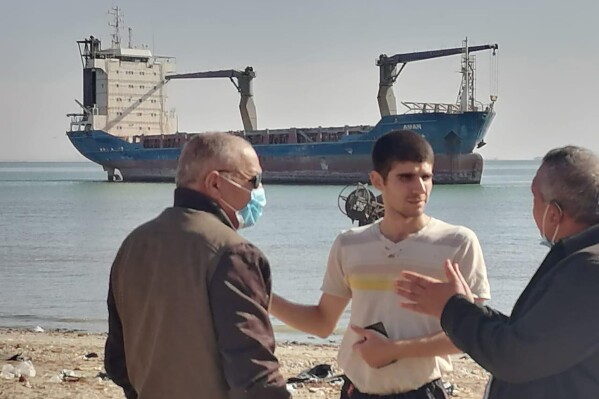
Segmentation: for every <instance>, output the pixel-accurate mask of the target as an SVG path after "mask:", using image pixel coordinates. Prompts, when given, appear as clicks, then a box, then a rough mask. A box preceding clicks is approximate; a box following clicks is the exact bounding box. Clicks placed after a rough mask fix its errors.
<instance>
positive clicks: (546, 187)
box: [539, 146, 599, 224]
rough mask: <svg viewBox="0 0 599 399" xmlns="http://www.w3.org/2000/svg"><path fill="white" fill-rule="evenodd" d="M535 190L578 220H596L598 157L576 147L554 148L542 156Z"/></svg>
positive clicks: (598, 210) (598, 175)
mask: <svg viewBox="0 0 599 399" xmlns="http://www.w3.org/2000/svg"><path fill="white" fill-rule="evenodd" d="M539 172H540V173H539V175H540V177H541V178H540V179H539V191H540V193H541V195H542V196H543V199H544V200H545V201H546V202H549V201H555V202H557V203H558V204H559V206H560V207H561V208H562V210H563V211H564V213H566V214H568V215H569V216H570V217H572V218H573V219H574V220H576V221H577V222H579V223H585V224H596V223H599V157H598V156H597V155H596V154H595V153H593V152H592V151H590V150H588V149H586V148H582V147H576V146H566V147H560V148H555V149H553V150H551V151H549V152H548V153H547V155H545V157H543V163H542V164H541V167H540V168H539Z"/></svg>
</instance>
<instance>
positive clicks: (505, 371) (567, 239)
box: [395, 146, 599, 399]
mask: <svg viewBox="0 0 599 399" xmlns="http://www.w3.org/2000/svg"><path fill="white" fill-rule="evenodd" d="M531 189H532V194H533V197H534V203H533V218H534V220H535V222H536V225H537V227H538V228H539V230H540V232H541V236H542V239H543V241H544V242H545V243H546V244H547V245H549V246H550V247H551V250H550V251H549V253H548V254H547V256H546V257H545V260H544V261H543V263H541V266H540V267H539V268H538V270H537V272H536V273H535V275H534V276H533V277H532V279H531V281H530V282H529V284H528V286H527V287H526V289H525V290H524V292H523V293H522V294H521V295H520V298H519V299H518V301H517V302H516V305H515V306H514V309H513V310H512V314H511V316H506V315H503V314H501V313H499V312H497V311H496V310H493V309H491V308H489V307H486V306H480V305H477V304H474V303H472V302H473V301H472V296H471V294H470V292H469V290H468V288H467V286H466V285H465V284H464V283H463V282H462V281H463V278H462V276H461V274H460V272H459V269H458V267H457V265H455V264H454V265H452V264H451V263H450V262H446V265H445V268H446V275H447V281H446V282H441V281H439V280H433V279H431V278H428V277H425V276H421V275H417V274H415V273H411V272H408V273H405V274H404V275H403V276H402V279H400V280H398V281H397V282H396V286H395V289H396V292H397V293H398V294H399V295H401V296H403V297H405V298H407V299H408V300H409V301H410V302H406V303H402V306H403V307H406V308H409V309H412V310H415V311H418V312H422V313H426V314H429V315H432V316H435V317H438V318H440V319H441V325H442V327H443V330H444V331H445V333H446V334H447V335H448V336H449V338H450V339H451V340H452V341H453V343H454V344H455V345H456V346H457V347H459V348H460V349H462V350H463V351H464V352H466V353H468V354H469V355H470V356H471V357H472V358H473V359H474V360H475V361H476V362H477V363H479V364H480V365H481V366H482V367H484V368H485V369H486V370H488V371H489V372H490V373H491V374H492V377H491V379H490V381H489V384H488V385H487V389H486V392H485V395H486V396H485V397H488V398H489V399H520V398H526V399H536V398H538V399H558V398H559V399H563V398H599V316H598V312H597V306H598V305H599V158H598V157H597V155H595V154H593V153H592V152H591V151H589V150H586V149H583V148H580V147H574V146H568V147H563V148H557V149H554V150H552V151H550V152H549V153H548V154H547V155H546V156H545V157H544V158H543V162H542V164H541V166H540V168H539V170H538V171H537V174H536V176H535V178H534V180H533V182H532V186H531Z"/></svg>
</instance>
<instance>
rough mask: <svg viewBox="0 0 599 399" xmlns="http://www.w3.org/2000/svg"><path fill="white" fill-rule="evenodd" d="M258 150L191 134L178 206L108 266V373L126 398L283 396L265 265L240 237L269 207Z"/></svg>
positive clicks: (235, 140)
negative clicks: (240, 230)
mask: <svg viewBox="0 0 599 399" xmlns="http://www.w3.org/2000/svg"><path fill="white" fill-rule="evenodd" d="M261 176H262V170H261V168H260V163H259V161H258V157H257V155H256V153H255V151H254V149H253V148H252V147H251V145H249V144H248V143H247V142H246V141H245V140H244V139H242V138H240V137H236V136H233V135H229V134H224V133H223V134H218V133H217V134H202V135H198V136H196V137H194V138H193V139H191V140H190V141H189V142H188V143H187V145H186V146H185V148H184V149H183V151H182V153H181V157H180V159H179V165H178V168H177V176H176V184H177V188H176V190H175V203H174V207H171V208H167V209H166V210H165V211H164V212H162V213H161V214H160V215H159V216H158V217H157V218H155V219H153V220H151V221H149V222H147V223H145V224H143V225H142V226H140V227H138V228H137V229H135V230H134V231H133V232H132V233H131V234H129V236H128V237H127V238H126V239H125V241H124V242H123V244H122V245H121V248H120V249H119V251H118V254H117V256H116V259H115V260H114V263H113V265H112V270H111V274H110V284H109V291H108V315H109V332H108V339H107V341H106V355H105V366H106V372H107V373H108V375H109V376H110V377H111V378H112V380H113V381H114V382H115V383H116V384H117V385H119V386H121V387H122V388H123V390H124V392H125V396H126V397H127V398H129V399H131V398H139V399H152V398H178V399H186V398H190V399H191V398H210V399H253V398H260V399H283V398H289V397H290V395H289V393H288V392H287V390H286V388H285V381H284V379H283V377H282V376H281V374H280V372H279V362H278V360H277V358H276V357H275V355H274V347H275V342H274V336H273V331H272V326H271V324H270V321H269V317H268V304H269V301H270V295H271V274H270V266H269V263H268V261H267V259H266V258H265V256H264V255H263V254H262V252H260V250H259V249H258V248H256V247H255V246H253V245H252V244H251V243H249V242H248V241H246V240H245V239H244V238H243V237H241V236H240V235H239V234H238V233H237V231H236V230H237V229H239V228H242V227H249V226H251V225H253V224H254V223H255V222H256V221H257V220H258V218H259V217H260V215H261V214H262V208H263V207H264V205H265V203H266V200H265V196H264V189H263V188H262V184H261Z"/></svg>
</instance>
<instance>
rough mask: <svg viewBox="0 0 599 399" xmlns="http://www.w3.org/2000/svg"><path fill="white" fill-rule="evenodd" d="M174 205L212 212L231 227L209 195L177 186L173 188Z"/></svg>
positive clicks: (227, 218) (224, 214) (225, 215)
mask: <svg viewBox="0 0 599 399" xmlns="http://www.w3.org/2000/svg"><path fill="white" fill-rule="evenodd" d="M174 206H175V207H177V208H188V209H194V210H196V211H203V212H208V213H212V214H213V215H214V216H216V217H217V218H219V219H220V221H221V222H223V223H224V224H226V225H227V226H229V227H230V228H232V229H235V228H234V227H233V224H232V223H231V220H230V219H229V217H228V216H227V214H226V213H225V212H224V211H223V210H222V209H221V207H219V206H218V204H217V203H216V202H214V201H213V200H212V199H211V198H210V197H208V196H206V195H205V194H202V193H200V192H199V191H195V190H192V189H189V188H185V187H177V188H176V189H175V205H174Z"/></svg>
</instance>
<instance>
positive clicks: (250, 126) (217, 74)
mask: <svg viewBox="0 0 599 399" xmlns="http://www.w3.org/2000/svg"><path fill="white" fill-rule="evenodd" d="M255 77H256V73H255V72H254V69H253V68H252V67H251V66H248V67H246V68H245V69H244V70H243V71H238V70H235V69H227V70H221V71H207V72H192V73H179V74H174V75H167V76H165V79H166V81H167V82H168V81H170V80H174V79H209V78H229V79H230V80H231V83H233V85H234V86H235V88H237V91H238V92H239V94H241V101H240V102H239V111H240V112H241V120H242V121H243V129H244V130H245V131H246V132H247V131H253V130H257V129H258V118H257V117H256V106H255V105H254V93H253V89H252V80H253V79H254V78H255ZM233 79H237V82H235V81H234V80H233Z"/></svg>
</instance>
